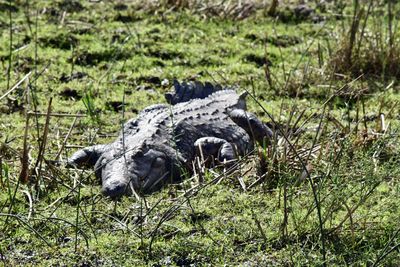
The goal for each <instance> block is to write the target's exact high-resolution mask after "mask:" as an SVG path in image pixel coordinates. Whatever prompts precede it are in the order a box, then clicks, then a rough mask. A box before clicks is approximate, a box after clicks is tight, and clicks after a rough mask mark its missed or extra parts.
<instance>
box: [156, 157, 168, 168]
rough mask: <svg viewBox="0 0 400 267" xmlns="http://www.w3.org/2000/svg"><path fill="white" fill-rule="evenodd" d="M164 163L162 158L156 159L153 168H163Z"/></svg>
mask: <svg viewBox="0 0 400 267" xmlns="http://www.w3.org/2000/svg"><path fill="white" fill-rule="evenodd" d="M164 163H165V160H164V159H163V158H156V159H155V160H154V161H153V167H155V168H159V167H162V166H164Z"/></svg>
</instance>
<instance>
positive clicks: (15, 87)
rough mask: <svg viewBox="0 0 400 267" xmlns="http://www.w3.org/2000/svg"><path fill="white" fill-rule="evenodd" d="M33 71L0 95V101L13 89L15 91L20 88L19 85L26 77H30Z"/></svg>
mask: <svg viewBox="0 0 400 267" xmlns="http://www.w3.org/2000/svg"><path fill="white" fill-rule="evenodd" d="M31 74H32V72H31V71H30V72H28V73H27V74H26V75H25V76H24V77H23V78H22V79H21V80H19V81H18V82H17V83H16V84H15V85H14V86H13V87H11V89H10V90H8V91H7V92H6V93H5V94H4V95H2V96H0V101H1V100H2V99H3V98H5V97H6V96H8V95H9V94H10V93H11V92H12V91H14V90H15V89H17V88H18V86H20V85H21V84H22V83H23V82H24V81H25V80H26V79H28V78H29V76H31Z"/></svg>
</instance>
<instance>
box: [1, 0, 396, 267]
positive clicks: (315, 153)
mask: <svg viewBox="0 0 400 267" xmlns="http://www.w3.org/2000/svg"><path fill="white" fill-rule="evenodd" d="M142 2H144V3H142ZM299 2H300V1H297V0H296V1H294V0H292V1H289V0H287V1H279V3H278V1H274V0H272V1H264V2H262V1H250V0H247V1H196V0H175V1H172V0H153V1H135V0H132V1H101V0H99V1H97V0H93V1H76V0H57V1H44V0H32V1H29V0H26V1H22V0H15V1H5V0H0V34H1V35H0V61H1V75H0V266H1V265H4V266H18V265H20V266H26V265H27V266H305V265H311V266H321V265H322V266H344V265H350V266H353V265H355V266H379V265H382V266H399V265H400V224H399V222H400V205H399V196H400V168H399V164H400V155H399V152H400V151H399V150H400V144H399V141H400V139H399V133H398V131H399V129H400V128H399V126H400V124H399V122H400V121H399V119H400V116H399V111H400V107H399V101H400V93H399V89H400V84H399V83H398V78H399V77H400V69H399V67H398V66H400V42H399V41H400V40H399V38H400V35H399V34H400V31H399V29H398V26H399V25H398V23H399V17H398V14H399V11H400V4H396V3H395V1H392V0H386V1H383V0H382V1H381V0H354V1H350V0H347V1H346V0H331V1H328V0H326V1H302V2H305V3H306V5H300V4H299ZM274 3H275V4H277V3H278V4H277V5H276V6H275V5H274ZM174 79H177V80H179V81H202V82H205V81H209V82H212V83H214V84H221V85H223V86H228V87H233V88H235V89H236V90H237V91H238V92H243V91H248V92H249V96H248V97H247V104H248V109H249V110H250V111H251V112H253V113H254V114H256V115H257V116H258V117H259V118H260V119H262V120H263V121H264V122H266V123H267V124H268V125H270V126H271V127H272V129H274V133H275V134H274V138H273V140H271V142H270V143H269V144H264V145H258V146H257V147H256V149H255V151H254V152H253V153H252V154H250V155H248V156H245V157H243V158H241V159H240V160H238V162H237V164H235V165H234V166H233V167H230V168H228V167H224V166H215V167H214V168H211V169H205V168H203V166H201V164H198V166H197V167H196V171H195V174H194V175H192V176H189V177H187V179H186V180H185V181H184V182H183V183H181V184H176V185H169V186H167V187H165V188H164V189H163V190H161V191H160V192H157V193H154V194H152V195H148V196H144V197H135V196H129V197H128V196H127V197H124V198H122V199H120V200H118V201H113V200H111V199H109V198H107V197H104V196H103V195H102V194H101V193H100V181H98V180H97V179H96V178H95V175H94V173H93V170H91V169H88V170H81V169H74V168H66V167H65V164H62V162H63V161H65V160H66V159H67V158H68V156H71V155H72V153H73V152H75V151H76V150H77V149H79V148H82V147H85V146H89V145H92V144H104V143H107V142H111V141H113V140H114V139H115V138H116V136H117V135H118V134H119V132H120V130H121V127H122V126H123V123H124V122H126V121H127V120H128V119H130V118H133V117H135V116H136V115H137V114H138V112H140V111H141V110H142V109H143V108H145V107H147V106H149V105H151V104H155V103H165V102H166V101H165V99H164V93H166V92H168V91H170V90H171V87H172V84H173V81H174ZM60 162H61V164H60Z"/></svg>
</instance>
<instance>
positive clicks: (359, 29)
mask: <svg viewBox="0 0 400 267" xmlns="http://www.w3.org/2000/svg"><path fill="white" fill-rule="evenodd" d="M395 6H396V4H395V3H394V2H393V1H387V3H386V4H382V3H380V1H368V4H367V5H365V4H363V3H361V1H358V0H356V1H354V7H353V15H352V20H351V23H350V26H349V28H344V29H343V34H342V36H341V37H340V38H341V40H340V45H339V49H337V50H336V51H335V54H334V55H333V57H332V61H331V62H330V64H331V68H333V69H335V71H337V72H339V73H343V74H348V73H349V74H351V75H352V76H353V77H357V76H360V75H366V76H371V75H372V76H380V77H383V78H385V79H387V78H396V79H398V78H399V77H400V76H399V75H400V72H399V69H398V68H397V66H398V65H399V64H400V46H399V44H398V43H399V42H398V40H399V32H398V29H397V27H396V24H397V22H396V21H397V19H396V17H395V10H394V9H395Z"/></svg>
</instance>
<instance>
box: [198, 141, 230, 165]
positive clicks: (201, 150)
mask: <svg viewBox="0 0 400 267" xmlns="http://www.w3.org/2000/svg"><path fill="white" fill-rule="evenodd" d="M194 145H195V147H196V151H197V154H198V155H199V156H200V155H201V156H202V158H204V160H206V161H207V159H209V158H210V157H214V158H217V159H218V160H219V161H220V162H225V161H228V162H229V161H232V160H234V159H236V158H237V155H236V151H235V147H234V146H233V144H231V143H229V142H228V141H226V140H224V139H221V138H217V137H202V138H199V139H197V141H196V142H195V143H194Z"/></svg>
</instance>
